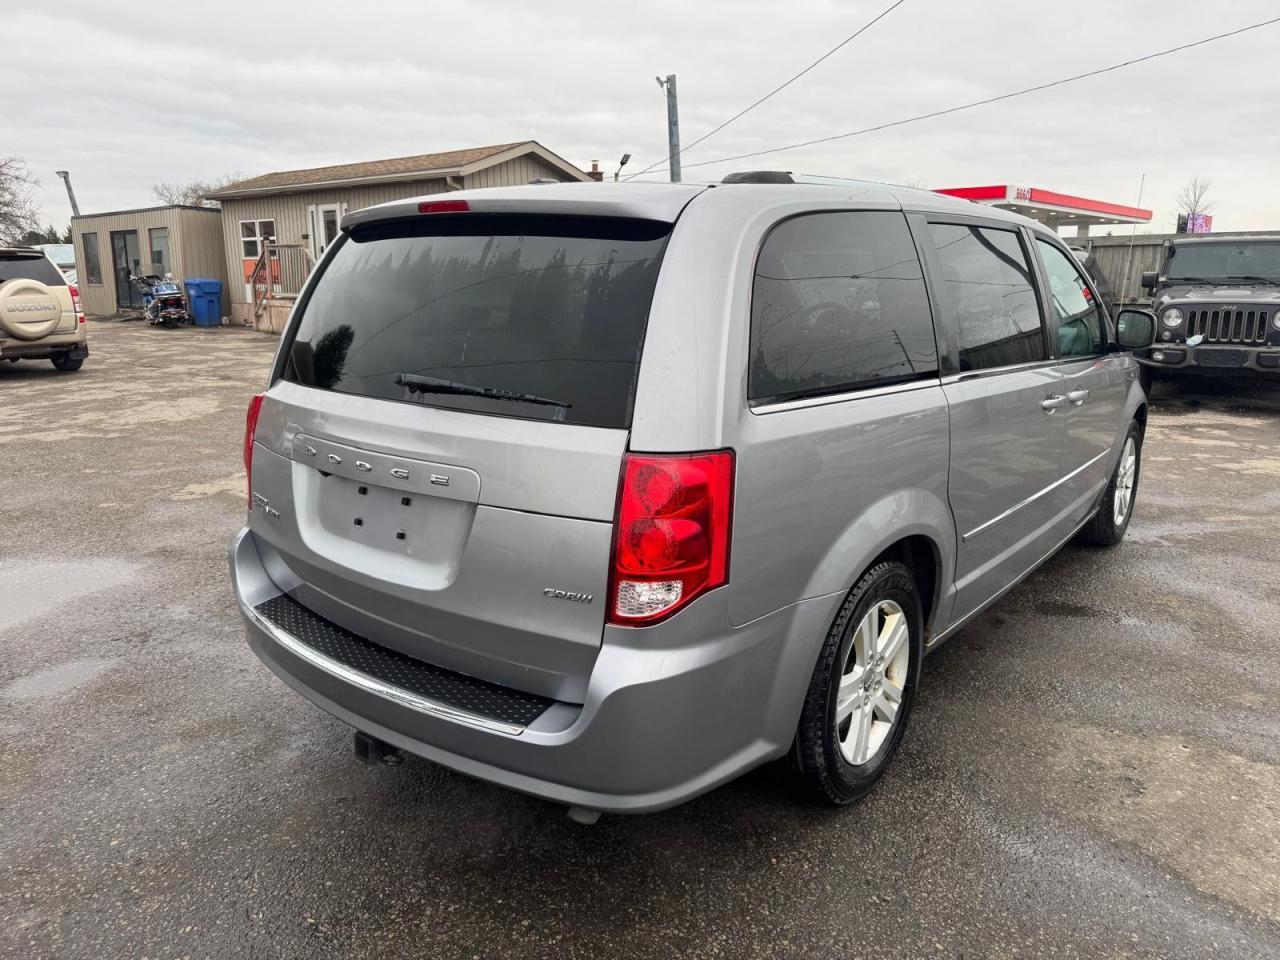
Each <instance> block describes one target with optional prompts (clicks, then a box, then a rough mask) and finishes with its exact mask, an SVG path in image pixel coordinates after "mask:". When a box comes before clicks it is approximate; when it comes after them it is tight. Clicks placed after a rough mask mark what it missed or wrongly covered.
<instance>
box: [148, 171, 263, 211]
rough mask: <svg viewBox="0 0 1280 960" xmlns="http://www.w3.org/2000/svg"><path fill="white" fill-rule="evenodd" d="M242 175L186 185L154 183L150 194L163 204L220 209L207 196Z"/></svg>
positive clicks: (215, 202) (217, 204)
mask: <svg viewBox="0 0 1280 960" xmlns="http://www.w3.org/2000/svg"><path fill="white" fill-rule="evenodd" d="M243 179H244V175H243V174H240V173H233V174H230V175H229V176H225V177H216V178H214V179H213V180H191V181H189V182H187V183H156V184H152V186H151V193H152V194H153V195H154V196H155V198H156V199H157V200H159V201H160V202H161V203H164V204H169V205H173V204H185V205H187V206H192V207H220V206H222V204H220V203H219V202H218V201H217V200H210V199H209V194H211V193H213V192H214V191H215V190H218V189H220V188H222V187H225V186H226V185H227V184H229V183H235V182H236V181H237V180H243Z"/></svg>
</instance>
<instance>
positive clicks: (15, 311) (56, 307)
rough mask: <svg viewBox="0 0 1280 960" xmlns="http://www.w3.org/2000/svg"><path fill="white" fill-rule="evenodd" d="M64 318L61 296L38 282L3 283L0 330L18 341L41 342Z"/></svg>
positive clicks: (19, 280)
mask: <svg viewBox="0 0 1280 960" xmlns="http://www.w3.org/2000/svg"><path fill="white" fill-rule="evenodd" d="M61 319H62V304H61V303H60V302H59V300H58V295H57V294H56V293H54V292H53V290H51V289H50V288H49V287H47V286H45V285H44V284H43V283H41V282H40V281H39V280H25V279H23V278H21V277H18V278H17V279H14V280H9V281H7V282H5V283H0V330H3V331H4V332H5V333H7V334H8V335H9V336H11V337H17V338H18V339H19V340H39V339H40V338H41V337H47V336H48V335H49V334H51V333H53V329H54V327H56V326H57V325H58V321H59V320H61Z"/></svg>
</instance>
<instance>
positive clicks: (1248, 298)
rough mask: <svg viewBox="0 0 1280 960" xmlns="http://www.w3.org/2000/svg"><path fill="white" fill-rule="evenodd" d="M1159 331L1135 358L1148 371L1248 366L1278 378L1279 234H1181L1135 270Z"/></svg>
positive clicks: (1163, 372)
mask: <svg viewBox="0 0 1280 960" xmlns="http://www.w3.org/2000/svg"><path fill="white" fill-rule="evenodd" d="M1142 285H1143V287H1145V288H1146V289H1147V290H1149V291H1150V292H1151V298H1152V300H1151V302H1152V305H1153V307H1154V309H1155V312H1156V314H1157V315H1158V316H1159V318H1160V334H1159V339H1158V341H1157V342H1156V344H1155V345H1154V346H1153V347H1152V348H1151V349H1150V350H1143V351H1140V352H1139V353H1138V360H1139V361H1140V362H1141V363H1142V364H1143V365H1144V366H1145V367H1146V368H1147V370H1149V371H1150V372H1151V374H1153V375H1155V376H1167V375H1170V374H1184V373H1198V372H1202V371H1205V370H1208V371H1210V372H1218V373H1220V372H1222V371H1223V370H1248V371H1250V372H1252V373H1254V374H1255V375H1256V374H1261V375H1263V376H1268V377H1280V236H1269V237H1214V236H1204V235H1201V236H1187V237H1179V238H1178V239H1176V240H1172V241H1170V242H1169V243H1168V244H1167V245H1166V247H1165V257H1164V263H1163V264H1162V265H1161V267H1160V269H1159V270H1153V271H1150V272H1147V273H1144V274H1143V275H1142Z"/></svg>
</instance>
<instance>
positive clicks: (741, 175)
mask: <svg viewBox="0 0 1280 960" xmlns="http://www.w3.org/2000/svg"><path fill="white" fill-rule="evenodd" d="M720 182H721V183H795V182H796V181H795V178H794V177H792V176H791V171H790V170H741V171H739V172H738V173H728V174H725V178H724V179H723V180H721V181H720Z"/></svg>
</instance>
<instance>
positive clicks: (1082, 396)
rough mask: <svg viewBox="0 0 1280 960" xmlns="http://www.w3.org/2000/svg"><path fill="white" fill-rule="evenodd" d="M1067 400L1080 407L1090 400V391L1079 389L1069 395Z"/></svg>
mask: <svg viewBox="0 0 1280 960" xmlns="http://www.w3.org/2000/svg"><path fill="white" fill-rule="evenodd" d="M1067 399H1068V400H1070V401H1071V402H1072V403H1074V404H1075V405H1076V406H1077V407H1078V406H1080V404H1082V403H1084V402H1085V401H1086V400H1088V399H1089V391H1088V390H1086V389H1085V388H1084V387H1078V388H1077V389H1075V390H1072V391H1071V392H1070V393H1068V394H1067Z"/></svg>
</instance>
